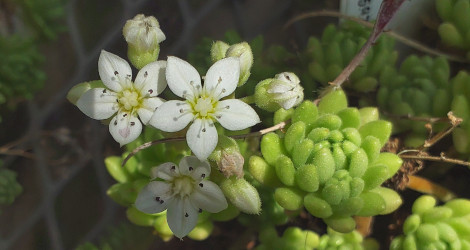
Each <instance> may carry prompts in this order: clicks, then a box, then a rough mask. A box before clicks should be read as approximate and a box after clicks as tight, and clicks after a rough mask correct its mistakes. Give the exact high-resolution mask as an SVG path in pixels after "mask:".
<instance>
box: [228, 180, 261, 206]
mask: <svg viewBox="0 0 470 250" xmlns="http://www.w3.org/2000/svg"><path fill="white" fill-rule="evenodd" d="M220 188H221V189H222V192H224V195H225V197H227V198H228V199H229V200H230V202H231V203H232V204H233V205H234V206H235V207H237V208H238V209H239V210H240V211H242V212H244V213H247V214H259V212H260V211H261V199H260V197H259V193H258V191H257V190H256V188H255V187H253V186H252V185H251V184H250V183H249V182H248V181H246V180H245V179H237V178H234V177H232V178H229V179H225V180H224V181H222V183H220Z"/></svg>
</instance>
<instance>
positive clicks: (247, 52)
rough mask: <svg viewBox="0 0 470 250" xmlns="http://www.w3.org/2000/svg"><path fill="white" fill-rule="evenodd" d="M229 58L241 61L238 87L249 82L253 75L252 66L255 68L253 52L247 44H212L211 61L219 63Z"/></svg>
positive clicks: (218, 42)
mask: <svg viewBox="0 0 470 250" xmlns="http://www.w3.org/2000/svg"><path fill="white" fill-rule="evenodd" d="M227 57H237V58H239V59H240V78H239V79H238V86H242V85H243V84H245V83H246V81H248V78H249V77H250V75H251V66H253V52H252V51H251V47H250V45H249V44H248V43H247V42H241V43H237V44H233V45H228V44H227V43H225V42H222V41H216V42H214V43H213V44H212V48H211V59H212V62H217V61H219V60H221V59H224V58H227Z"/></svg>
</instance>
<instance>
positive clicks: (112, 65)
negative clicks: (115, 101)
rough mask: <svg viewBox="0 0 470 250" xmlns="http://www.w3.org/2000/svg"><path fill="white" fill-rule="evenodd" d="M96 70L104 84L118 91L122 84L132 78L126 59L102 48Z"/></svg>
mask: <svg viewBox="0 0 470 250" xmlns="http://www.w3.org/2000/svg"><path fill="white" fill-rule="evenodd" d="M98 72H99V74H100V78H101V80H102V81H103V83H104V85H105V86H106V87H108V88H109V89H111V90H113V91H115V92H119V91H121V90H122V85H123V84H127V82H129V81H130V79H132V69H131V66H129V63H127V62H126V60H124V59H122V58H120V57H119V56H117V55H115V54H112V53H109V52H107V51H104V50H102V51H101V54H100V58H99V59H98Z"/></svg>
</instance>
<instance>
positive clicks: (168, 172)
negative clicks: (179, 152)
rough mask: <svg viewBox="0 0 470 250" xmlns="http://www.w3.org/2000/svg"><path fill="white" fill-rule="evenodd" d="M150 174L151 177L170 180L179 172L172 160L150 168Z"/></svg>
mask: <svg viewBox="0 0 470 250" xmlns="http://www.w3.org/2000/svg"><path fill="white" fill-rule="evenodd" d="M150 175H151V176H152V178H157V177H158V178H162V179H163V180H167V181H171V180H173V178H174V177H175V176H179V175H180V172H179V169H178V167H177V166H176V164H174V163H173V162H166V163H163V164H161V165H159V166H158V167H155V168H152V170H151V173H150Z"/></svg>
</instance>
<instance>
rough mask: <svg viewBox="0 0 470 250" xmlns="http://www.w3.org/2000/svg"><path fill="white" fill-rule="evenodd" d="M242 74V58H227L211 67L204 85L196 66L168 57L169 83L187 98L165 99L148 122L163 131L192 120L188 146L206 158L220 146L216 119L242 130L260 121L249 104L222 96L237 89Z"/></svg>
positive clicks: (171, 87) (181, 127) (199, 156)
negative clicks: (218, 144)
mask: <svg viewBox="0 0 470 250" xmlns="http://www.w3.org/2000/svg"><path fill="white" fill-rule="evenodd" d="M239 75H240V64H239V59H238V58H234V57H230V58H225V59H222V60H220V61H217V62H216V63H215V64H214V65H212V67H210V69H209V70H208V71H207V74H206V77H205V81H204V86H202V85H201V77H200V76H199V73H198V72H197V71H196V69H195V68H194V67H193V66H191V65H190V64H189V63H188V62H186V61H183V60H181V59H179V58H177V57H168V61H167V69H166V79H167V82H168V87H170V89H171V91H172V92H173V93H175V94H176V95H177V96H179V97H182V98H184V99H186V100H184V101H177V100H171V101H168V102H165V103H163V104H162V105H161V106H160V107H158V109H157V110H156V111H155V113H154V115H153V117H152V119H151V120H150V122H149V123H150V124H151V125H152V126H154V127H156V128H158V129H161V130H163V131H167V132H176V131H179V130H182V129H184V128H185V127H186V126H187V125H188V124H189V123H190V122H192V124H191V126H190V127H189V129H188V132H187V133H186V140H187V142H188V146H189V148H191V150H192V151H193V153H194V154H195V155H196V156H197V157H198V158H199V159H201V160H204V159H206V158H207V157H208V156H209V155H210V154H211V153H212V151H213V150H214V148H215V147H216V146H217V140H218V137H217V130H216V128H215V126H214V122H215V121H218V122H219V123H220V124H221V125H222V126H223V127H224V128H226V129H228V130H241V129H245V128H248V127H251V126H253V125H255V124H257V123H259V122H260V119H259V117H258V115H257V114H256V112H255V111H254V110H253V108H252V107H251V106H250V105H248V104H246V103H244V102H242V101H240V100H236V99H226V100H221V99H222V98H224V97H226V96H228V95H230V94H231V93H233V91H235V88H236V87H237V83H238V77H239Z"/></svg>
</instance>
